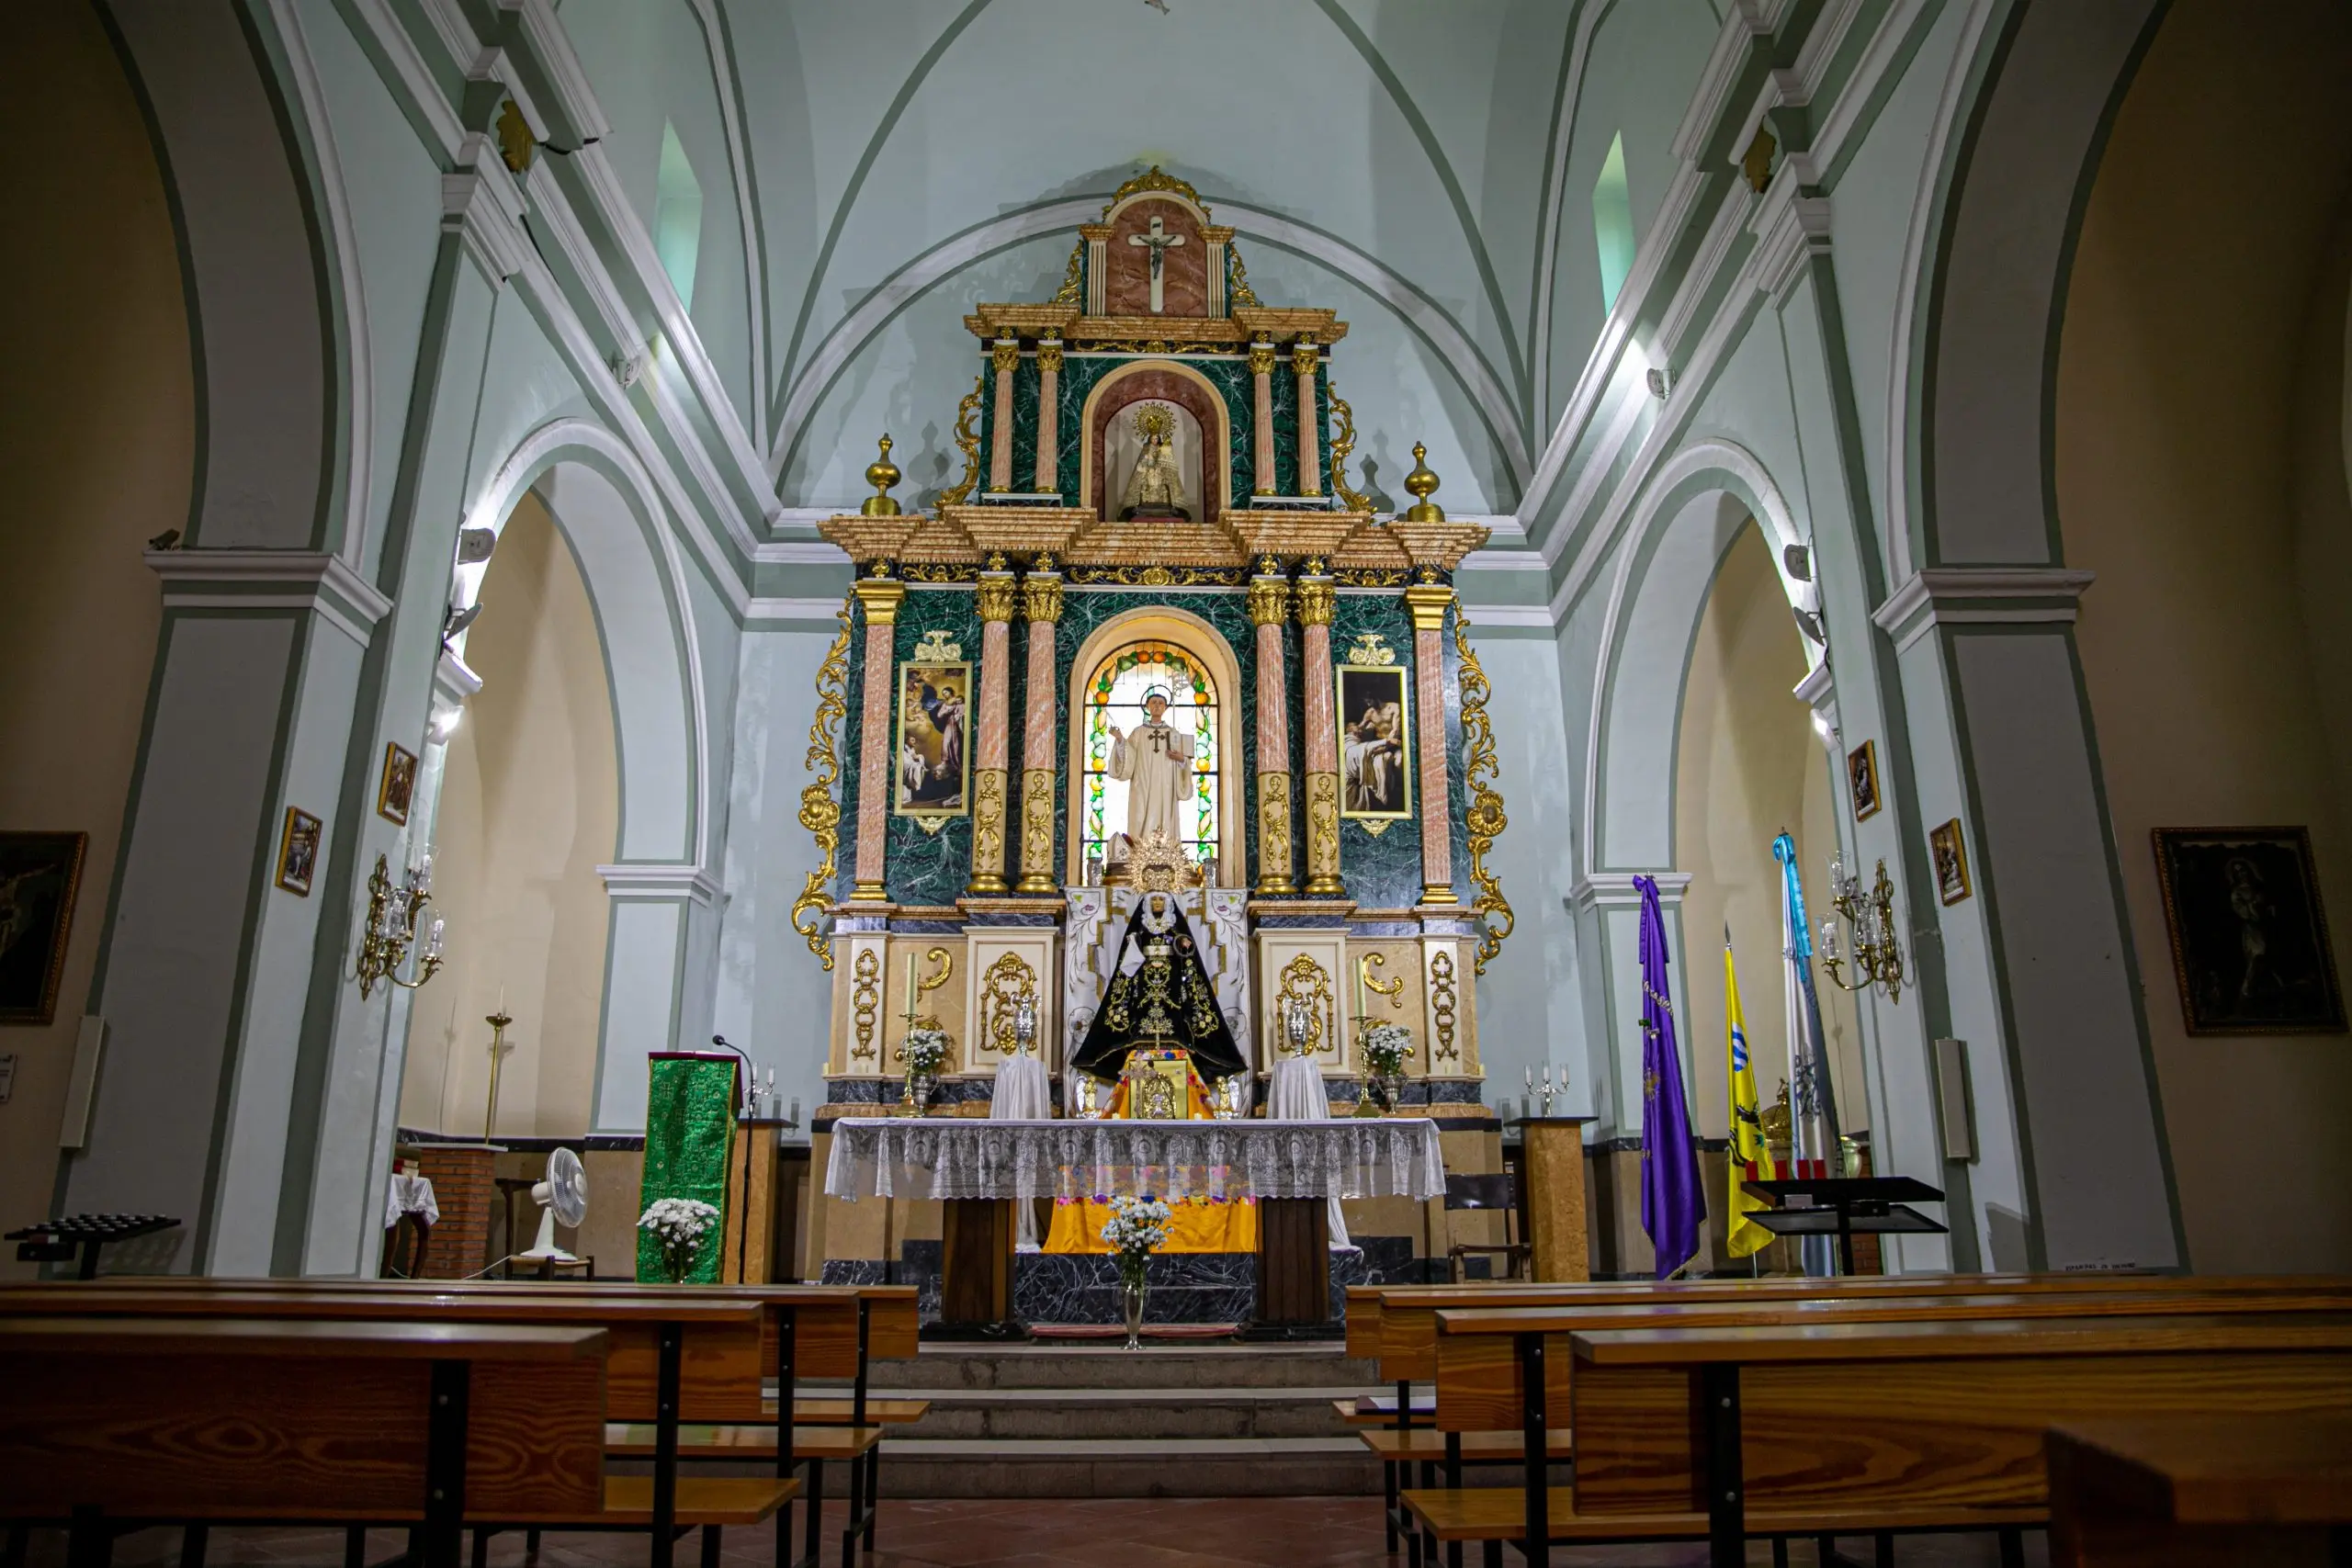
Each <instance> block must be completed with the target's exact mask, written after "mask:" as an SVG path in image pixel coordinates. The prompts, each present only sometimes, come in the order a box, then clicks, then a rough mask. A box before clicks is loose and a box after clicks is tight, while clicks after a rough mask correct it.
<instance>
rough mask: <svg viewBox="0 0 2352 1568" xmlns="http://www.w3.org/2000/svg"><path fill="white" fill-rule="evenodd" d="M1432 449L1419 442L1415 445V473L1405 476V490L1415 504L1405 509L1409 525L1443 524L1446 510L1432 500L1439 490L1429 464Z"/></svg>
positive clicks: (1435, 476) (1434, 474)
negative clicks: (1434, 492) (1432, 493)
mask: <svg viewBox="0 0 2352 1568" xmlns="http://www.w3.org/2000/svg"><path fill="white" fill-rule="evenodd" d="M1429 456H1430V449H1429V448H1428V447H1427V446H1422V445H1421V444H1420V443H1419V442H1418V441H1416V442H1414V443H1413V471H1412V472H1411V473H1409V474H1407V475H1406V476H1405V489H1406V491H1407V493H1408V494H1410V495H1411V496H1412V498H1413V504H1412V505H1410V506H1408V507H1407V508H1406V509H1405V521H1406V522H1408V523H1442V522H1444V521H1445V508H1443V507H1442V506H1440V505H1439V504H1438V503H1437V502H1433V501H1431V500H1430V492H1431V491H1434V490H1436V489H1437V475H1436V473H1435V472H1433V471H1432V470H1431V469H1430V464H1429Z"/></svg>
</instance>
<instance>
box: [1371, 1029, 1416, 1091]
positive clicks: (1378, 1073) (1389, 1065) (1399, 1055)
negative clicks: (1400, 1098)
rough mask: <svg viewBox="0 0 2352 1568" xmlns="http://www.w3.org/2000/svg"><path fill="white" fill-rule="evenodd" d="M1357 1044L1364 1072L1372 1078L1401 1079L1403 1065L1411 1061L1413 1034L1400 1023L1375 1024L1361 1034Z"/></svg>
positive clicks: (1403, 1069)
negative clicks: (1361, 1036) (1360, 1052)
mask: <svg viewBox="0 0 2352 1568" xmlns="http://www.w3.org/2000/svg"><path fill="white" fill-rule="evenodd" d="M1359 1044H1360V1046H1361V1048H1362V1050H1363V1065H1364V1070H1365V1071H1367V1072H1369V1073H1371V1074H1372V1075H1373V1077H1382V1078H1393V1077H1401V1076H1402V1075H1403V1073H1404V1071H1405V1064H1406V1063H1408V1062H1409V1061H1411V1060H1412V1059H1413V1032H1412V1031H1411V1030H1409V1029H1408V1028H1406V1027H1405V1026H1404V1025H1403V1024H1401V1023H1375V1024H1374V1025H1373V1026H1372V1027H1371V1028H1369V1029H1367V1030H1365V1031H1364V1032H1363V1040H1362V1041H1361V1042H1360V1043H1359Z"/></svg>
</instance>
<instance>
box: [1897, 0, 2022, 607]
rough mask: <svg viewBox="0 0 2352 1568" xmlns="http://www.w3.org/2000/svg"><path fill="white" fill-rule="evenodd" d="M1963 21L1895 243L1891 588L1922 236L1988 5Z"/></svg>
mask: <svg viewBox="0 0 2352 1568" xmlns="http://www.w3.org/2000/svg"><path fill="white" fill-rule="evenodd" d="M1966 4H1967V5H1968V16H1967V18H1966V20H1965V21H1963V22H1962V25H1961V32H1960V40H1959V42H1958V44H1957V45H1956V46H1955V47H1954V49H1953V51H1952V59H1951V65H1950V66H1949V67H1947V68H1946V70H1945V72H1944V87H1943V96H1942V97H1941V98H1939V100H1938V101H1937V104H1936V118H1935V121H1934V123H1933V124H1932V125H1931V126H1930V127H1929V128H1928V145H1927V149H1926V151H1925V152H1924V153H1923V154H1922V155H1921V157H1920V161H1919V168H1920V177H1919V179H1918V180H1917V182H1916V185H1915V186H1914V190H1913V194H1912V197H1911V221H1910V224H1909V227H1908V229H1907V230H1906V231H1905V234H1904V239H1903V263H1902V266H1901V268H1900V270H1898V271H1897V272H1896V274H1895V289H1896V292H1895V296H1894V330H1893V331H1892V332H1890V333H1887V344H1886V359H1887V365H1886V423H1885V431H1886V434H1885V436H1884V437H1883V440H1882V441H1881V442H1880V446H1881V447H1882V449H1883V451H1884V453H1885V459H1884V460H1885V463H1886V477H1885V480H1884V482H1883V483H1882V484H1881V485H1880V486H1879V509H1880V511H1881V512H1882V513H1883V514H1884V517H1885V525H1886V545H1887V554H1886V560H1887V568H1888V570H1889V572H1890V574H1891V575H1892V576H1894V578H1895V580H1896V581H1901V580H1902V579H1904V578H1905V577H1907V576H1909V575H1910V572H1911V567H1912V560H1911V482H1910V480H1911V461H1910V454H1911V453H1912V451H1913V450H1914V449H1915V448H1916V447H1917V444H1918V433H1917V430H1916V429H1915V428H1914V426H1913V423H1912V417H1911V416H1912V412H1913V411H1914V410H1915V409H1916V408H1917V404H1916V403H1915V402H1914V401H1913V400H1912V396H1911V385H1910V383H1911V355H1912V349H1913V337H1914V333H1915V332H1916V330H1917V328H1916V324H1915V323H1916V322H1917V318H1918V315H1919V304H1920V299H1921V293H1920V287H1921V284H1922V283H1923V281H1924V280H1925V277H1926V274H1927V270H1928V268H1927V262H1926V260H1925V257H1926V254H1927V250H1928V229H1929V228H1930V227H1931V226H1933V224H1934V223H1935V220H1936V214H1937V212H1938V211H1939V209H1940V206H1941V203H1942V198H1943V194H1944V190H1943V170H1944V166H1945V164H1946V162H1947V158H1946V152H1945V149H1946V148H1947V147H1948V146H1949V145H1950V143H1951V136H1952V130H1953V128H1954V126H1955V125H1957V124H1958V123H1959V120H1960V118H1961V116H1962V111H1963V108H1964V107H1965V105H1966V103H1967V99H1968V84H1969V80H1970V76H1971V73H1972V70H1973V64H1974V62H1975V59H1976V54H1977V49H1978V45H1979V43H1980V41H1981V40H1982V39H1983V37H1984V34H1985V27H1986V25H1987V24H1988V23H1989V22H1990V21H1991V19H1992V15H1993V8H1994V5H1995V0H1966Z"/></svg>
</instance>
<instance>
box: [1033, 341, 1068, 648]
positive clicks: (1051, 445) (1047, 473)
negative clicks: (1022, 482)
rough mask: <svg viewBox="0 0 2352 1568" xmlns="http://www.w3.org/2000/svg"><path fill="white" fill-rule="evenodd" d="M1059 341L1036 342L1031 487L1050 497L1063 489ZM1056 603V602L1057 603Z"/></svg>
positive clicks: (1060, 344) (1060, 342)
mask: <svg viewBox="0 0 2352 1568" xmlns="http://www.w3.org/2000/svg"><path fill="white" fill-rule="evenodd" d="M1061 385H1062V340H1061V339H1060V338H1058V337H1056V336H1054V335H1053V334H1052V333H1047V334H1046V336H1044V337H1042V338H1039V339H1038V340H1037V472H1036V475H1035V478H1034V479H1031V481H1030V488H1032V489H1033V490H1035V491H1037V493H1038V494H1040V495H1052V494H1055V493H1056V492H1057V491H1060V489H1061V488H1062V480H1061V472H1060V467H1059V463H1060V457H1061V431H1060V423H1059V421H1058V419H1057V417H1056V416H1057V415H1058V414H1059V413H1060V412H1061V410H1060V406H1059V403H1058V399H1059V398H1060V396H1061ZM1057 604H1058V601H1057Z"/></svg>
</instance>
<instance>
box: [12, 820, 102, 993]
mask: <svg viewBox="0 0 2352 1568" xmlns="http://www.w3.org/2000/svg"><path fill="white" fill-rule="evenodd" d="M89 843H90V836H89V835H88V834H87V833H0V1023H31V1024H45V1023H49V1022H51V1021H54V1020H55V1019H56V1017H57V987H58V984H59V982H60V981H61V980H62V979H63V977H64V975H65V938H66V933H67V932H68V931H71V930H72V928H73V925H74V894H75V893H76V892H77V891H79V889H80V887H81V886H82V856H83V854H84V852H85V851H87V849H88V848H89Z"/></svg>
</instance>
